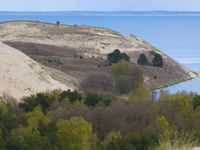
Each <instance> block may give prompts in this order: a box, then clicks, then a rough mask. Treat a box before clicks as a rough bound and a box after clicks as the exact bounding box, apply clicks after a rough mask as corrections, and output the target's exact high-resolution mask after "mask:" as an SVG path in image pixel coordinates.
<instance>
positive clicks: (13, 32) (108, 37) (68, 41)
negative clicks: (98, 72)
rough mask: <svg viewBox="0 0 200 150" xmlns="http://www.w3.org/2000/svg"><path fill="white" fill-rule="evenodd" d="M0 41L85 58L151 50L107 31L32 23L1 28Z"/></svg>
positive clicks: (130, 38) (0, 26) (87, 27)
mask: <svg viewBox="0 0 200 150" xmlns="http://www.w3.org/2000/svg"><path fill="white" fill-rule="evenodd" d="M0 31H1V32H0V37H1V38H0V41H23V42H34V43H40V44H48V45H55V46H68V47H71V48H76V49H77V50H79V51H80V52H83V53H84V54H85V55H90V54H91V55H95V54H99V53H102V54H103V53H109V52H112V51H113V50H114V49H116V48H118V49H120V50H123V51H126V52H128V51H138V50H151V45H148V44H147V43H146V44H144V41H143V40H141V39H139V38H137V37H134V36H133V35H130V36H128V37H124V36H123V35H121V34H120V33H118V32H115V31H112V30H109V29H107V28H96V27H89V26H68V25H60V26H57V25H55V24H49V23H41V22H31V21H13V22H5V23H1V24H0Z"/></svg>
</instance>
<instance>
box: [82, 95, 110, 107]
mask: <svg viewBox="0 0 200 150" xmlns="http://www.w3.org/2000/svg"><path fill="white" fill-rule="evenodd" d="M100 101H102V102H104V104H105V105H109V104H110V103H111V100H110V99H108V98H104V97H103V96H99V95H97V94H93V93H88V95H87V97H86V101H85V104H87V105H88V106H95V105H96V104H98V103H99V102H100Z"/></svg>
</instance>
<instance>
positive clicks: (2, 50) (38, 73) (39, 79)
mask: <svg viewBox="0 0 200 150" xmlns="http://www.w3.org/2000/svg"><path fill="white" fill-rule="evenodd" d="M71 88H72V87H71V86H70V84H69V85H65V84H63V83H60V82H59V81H57V80H55V79H53V74H52V73H51V72H49V71H48V70H47V69H46V68H45V67H43V66H41V65H39V64H38V63H37V62H35V61H34V60H32V59H31V58H30V57H28V56H26V55H25V54H23V53H22V52H20V51H18V50H17V49H14V48H11V47H9V46H7V45H5V44H3V43H1V42H0V96H3V95H4V94H6V95H9V96H12V97H15V98H17V99H20V98H22V97H23V96H28V95H30V94H34V93H36V92H43V91H47V90H54V89H63V90H67V89H71Z"/></svg>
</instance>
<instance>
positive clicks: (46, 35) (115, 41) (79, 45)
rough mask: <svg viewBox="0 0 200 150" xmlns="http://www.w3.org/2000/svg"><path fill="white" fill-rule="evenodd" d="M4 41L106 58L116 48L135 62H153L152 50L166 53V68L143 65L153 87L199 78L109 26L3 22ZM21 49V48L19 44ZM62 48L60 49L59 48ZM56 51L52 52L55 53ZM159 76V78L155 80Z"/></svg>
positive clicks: (1, 37) (0, 34) (0, 35)
mask: <svg viewBox="0 0 200 150" xmlns="http://www.w3.org/2000/svg"><path fill="white" fill-rule="evenodd" d="M0 41H2V42H6V41H7V42H25V43H37V44H46V45H51V46H52V45H53V46H58V47H63V48H66V51H64V52H63V56H65V54H66V53H70V50H71V51H75V53H77V54H78V55H79V56H81V55H82V56H84V58H85V57H87V56H89V57H92V58H93V57H96V58H97V57H99V58H105V57H106V55H107V54H108V53H110V52H112V51H113V50H114V49H120V51H123V52H126V53H128V55H129V56H130V60H131V61H132V62H133V63H136V62H137V59H138V57H139V55H140V54H141V53H145V54H146V55H147V56H148V59H149V62H151V61H152V59H153V57H152V56H153V55H152V54H151V51H156V52H157V53H160V54H161V55H162V56H163V59H164V67H163V68H156V67H152V66H147V67H146V66H142V68H143V71H144V76H145V81H146V83H147V84H148V85H149V86H150V87H151V89H154V88H157V87H161V86H163V85H165V84H170V83H173V82H177V81H179V80H182V79H190V78H195V77H197V75H196V74H195V73H193V72H192V71H190V70H189V69H188V68H186V67H184V66H183V65H180V64H179V63H178V62H176V61H174V60H173V59H171V58H170V57H169V56H167V55H165V54H164V53H162V52H160V51H158V50H157V49H156V48H155V47H153V46H152V45H151V44H149V43H147V42H145V41H144V40H142V39H139V38H138V37H135V36H134V35H130V36H127V37H125V36H123V35H121V34H120V33H118V32H116V31H113V30H110V29H107V28H97V27H89V26H69V25H59V26H58V25H56V24H49V23H42V22H34V21H12V22H3V23H0ZM17 49H20V47H18V48H17ZM57 51H59V50H57ZM55 53H56V52H54V51H53V52H52V54H53V55H54V54H55ZM155 78H156V79H155Z"/></svg>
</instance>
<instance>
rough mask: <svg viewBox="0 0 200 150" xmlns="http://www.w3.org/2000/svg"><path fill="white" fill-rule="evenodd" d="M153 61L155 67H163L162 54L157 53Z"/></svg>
mask: <svg viewBox="0 0 200 150" xmlns="http://www.w3.org/2000/svg"><path fill="white" fill-rule="evenodd" d="M152 63H153V66H155V67H163V58H162V56H161V55H160V54H158V53H155V54H154V58H153V61H152Z"/></svg>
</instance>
